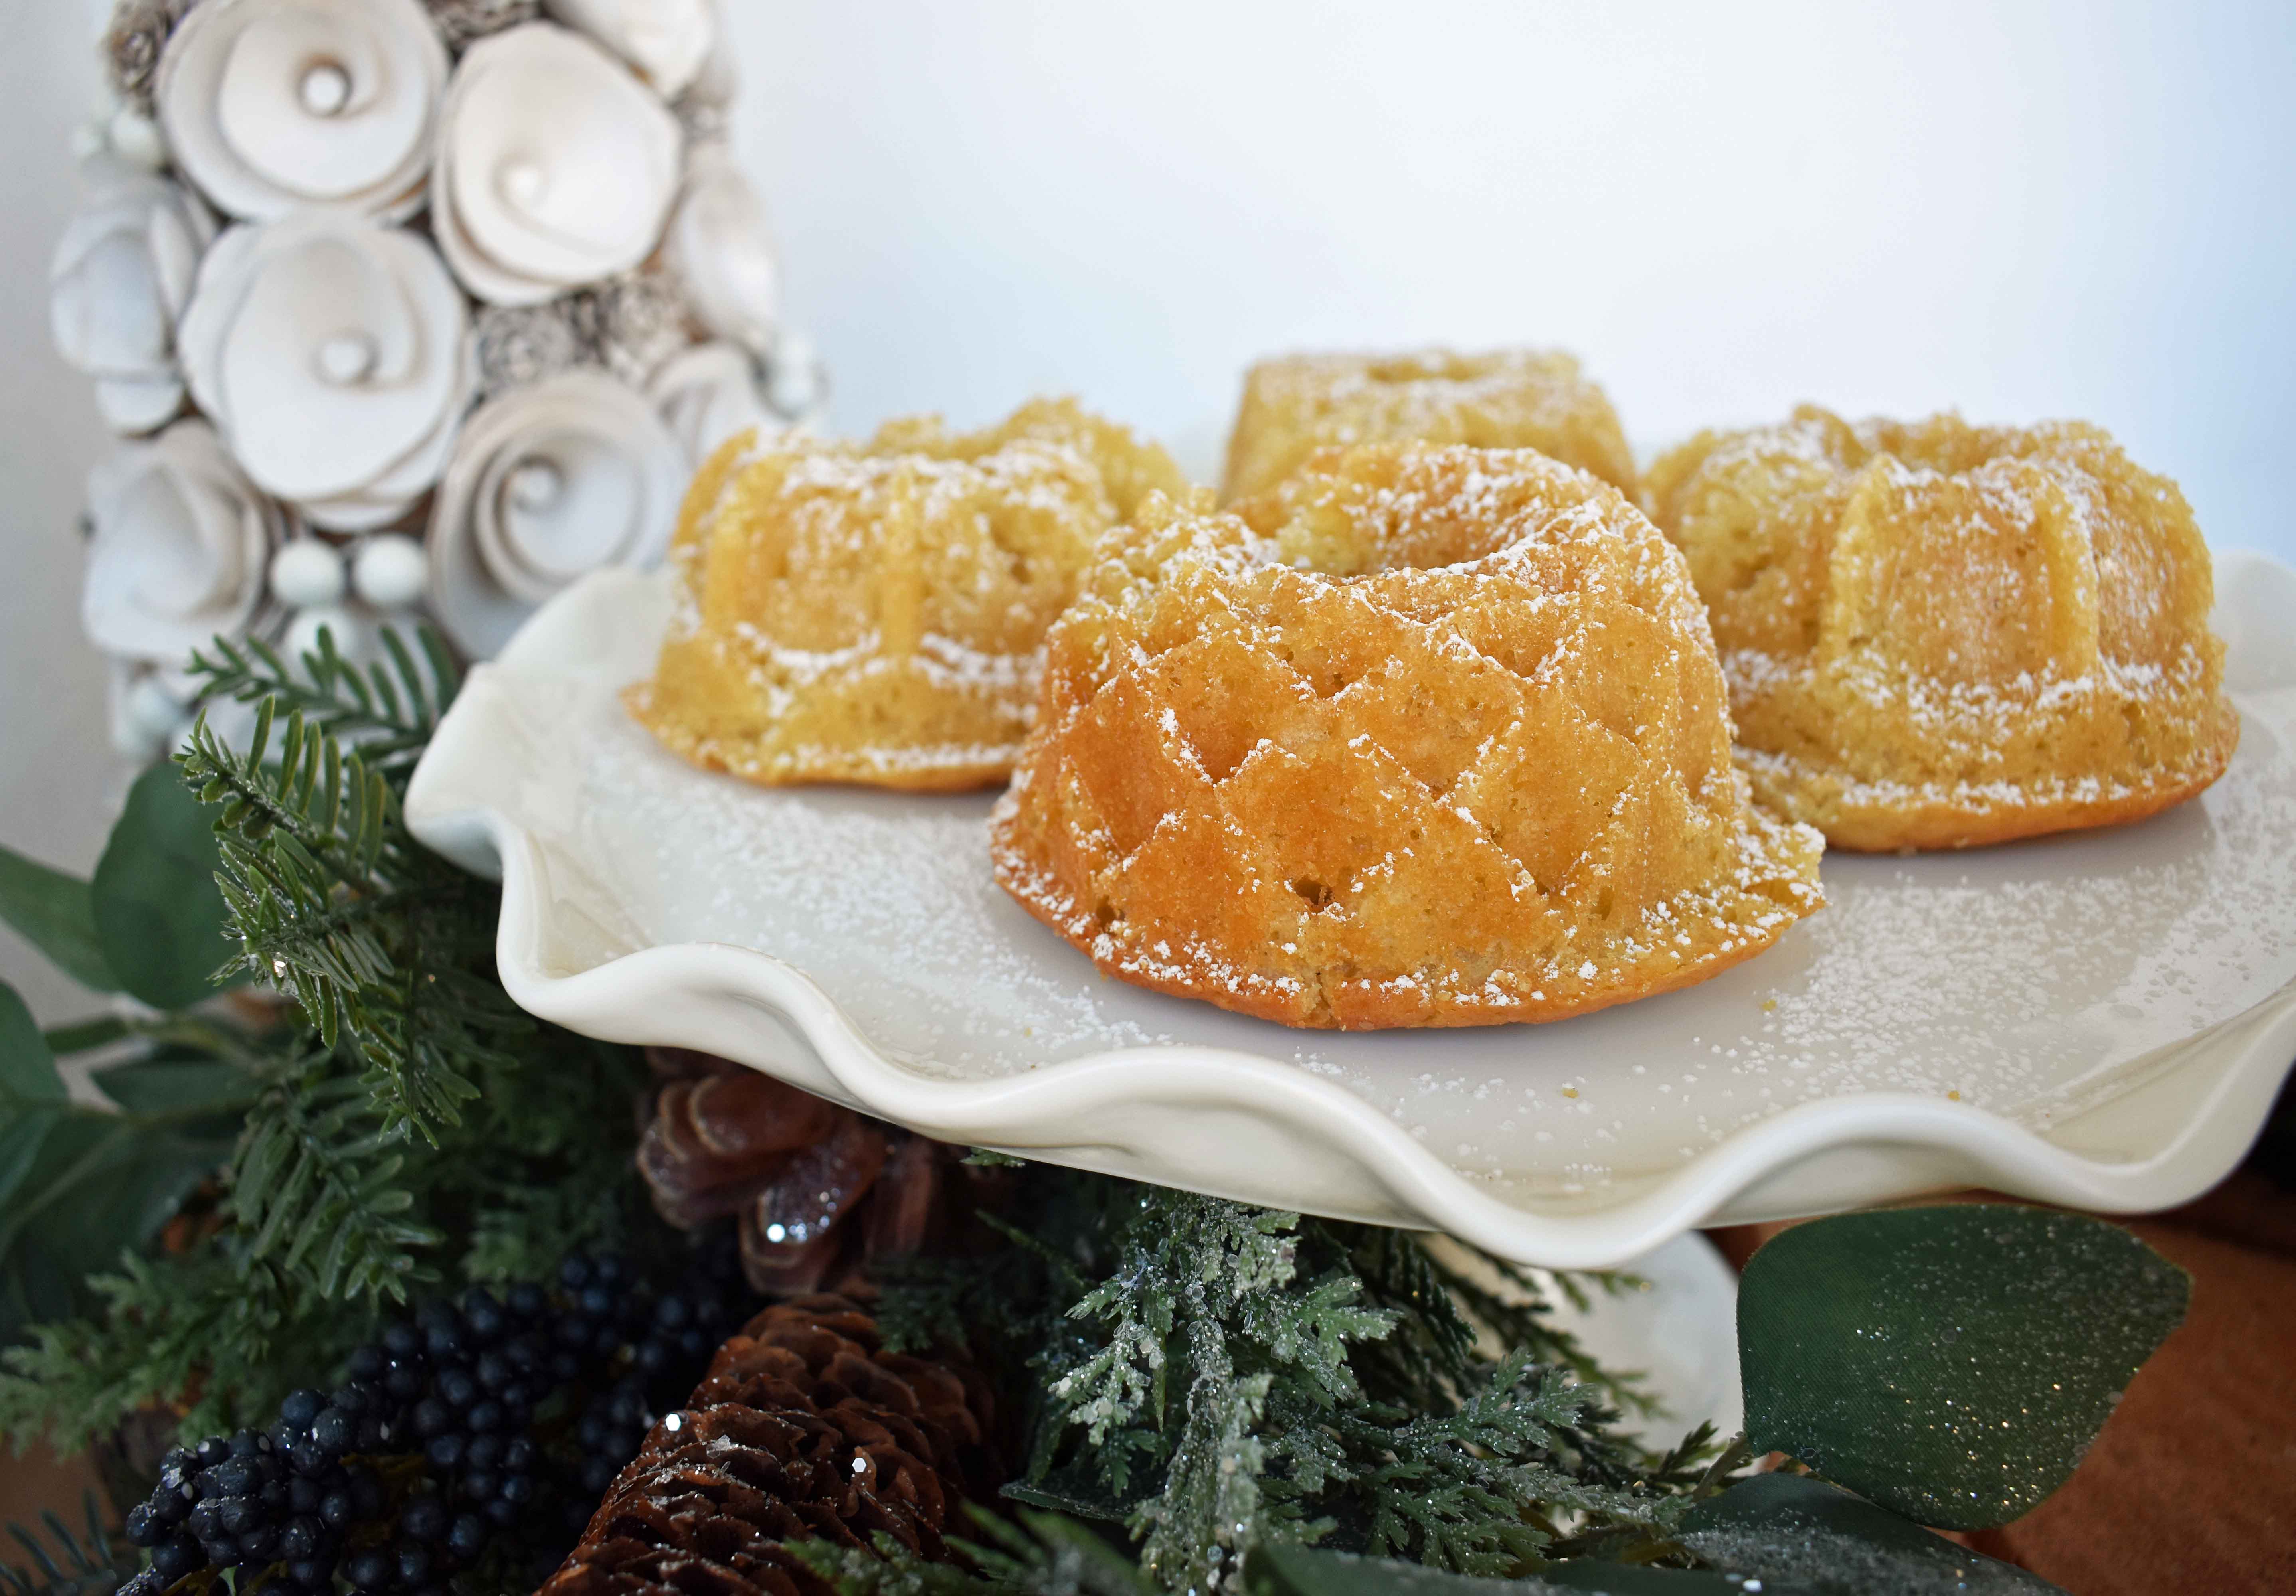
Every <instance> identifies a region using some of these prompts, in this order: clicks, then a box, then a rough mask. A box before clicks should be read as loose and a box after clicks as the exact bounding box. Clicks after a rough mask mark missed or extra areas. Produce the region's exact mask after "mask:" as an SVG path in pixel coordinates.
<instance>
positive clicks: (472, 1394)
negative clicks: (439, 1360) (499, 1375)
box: [439, 1369, 479, 1408]
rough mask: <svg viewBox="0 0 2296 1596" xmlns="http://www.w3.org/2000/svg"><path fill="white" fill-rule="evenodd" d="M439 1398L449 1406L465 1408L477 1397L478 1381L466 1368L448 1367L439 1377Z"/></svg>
mask: <svg viewBox="0 0 2296 1596" xmlns="http://www.w3.org/2000/svg"><path fill="white" fill-rule="evenodd" d="M478 1399H479V1382H478V1381H477V1380H475V1379H472V1378H471V1371H469V1370H467V1369H449V1370H447V1371H446V1372H445V1373H444V1374H442V1375H440V1376H439V1400H440V1401H441V1402H444V1403H445V1404H447V1406H448V1407H450V1408H466V1407H469V1406H470V1405H471V1404H472V1403H474V1402H476V1401H477V1400H478Z"/></svg>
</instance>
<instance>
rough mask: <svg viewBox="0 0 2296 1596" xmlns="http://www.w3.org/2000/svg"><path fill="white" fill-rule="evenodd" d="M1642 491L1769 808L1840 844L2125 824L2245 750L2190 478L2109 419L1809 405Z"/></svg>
mask: <svg viewBox="0 0 2296 1596" xmlns="http://www.w3.org/2000/svg"><path fill="white" fill-rule="evenodd" d="M1650 488H1651V496H1652V505H1653V512H1654V514H1655V515H1656V517H1657V520H1658V521H1659V524H1660V525H1661V526H1662V527H1663V528H1665V529H1666V530H1667V532H1668V533H1669V535H1670V536H1672V537H1673V538H1674V540H1675V542H1676V543H1677V544H1680V545H1681V547H1682V550H1683V552H1685V554H1686V555H1688V557H1689V560H1690V569H1691V574H1692V575H1693V577H1695V578H1696V580H1697V583H1698V591H1699V593H1700V594H1701V595H1702V597H1703V598H1704V599H1705V601H1706V603H1707V605H1708V608H1709V610H1710V613H1711V615H1712V618H1713V624H1714V636H1715V641H1716V642H1717V643H1718V645H1719V647H1720V649H1721V652H1722V665H1723V670H1724V673H1725V674H1726V676H1727V677H1728V679H1729V683H1730V700H1731V711H1732V714H1733V716H1734V717H1735V719H1736V722H1737V726H1738V738H1739V741H1740V743H1741V745H1742V747H1741V749H1740V758H1741V761H1742V762H1743V765H1744V766H1745V768H1746V770H1747V772H1748V773H1749V774H1750V775H1751V777H1752V778H1753V786H1754V795H1755V797H1756V798H1759V799H1760V800H1761V801H1763V802H1764V803H1767V804H1770V805H1772V806H1775V807H1776V808H1778V809H1779V810H1781V811H1783V812H1784V813H1785V814H1790V815H1792V816H1793V817H1794V818H1795V819H1797V820H1802V821H1807V822H1808V823H1810V824H1811V825H1814V826H1816V827H1817V828H1818V829H1819V830H1820V831H1824V832H1825V835H1826V838H1827V839H1828V840H1829V841H1831V842H1833V844H1835V845H1836V846H1838V847H1846V848H1857V849H1868V850H1879V849H1901V848H1942V847H1972V846H1974V845H1977V844H1980V843H1991V842H2003V841H2006V840H2008V839H2012V838H2017V837H2030V836H2035V835H2038V834H2039V833H2042V832H2046V831H2063V830H2067V829H2070V828H2074V827H2081V826H2102V825H2112V824H2114V823H2119V822H2122V821H2129V820H2136V819H2139V818H2141V817H2143V816H2144V815H2147V814H2153V813H2154V812H2156V811H2158V810H2161V809H2165V808H2167V807H2168V806H2170V805H2172V804H2176V803H2178V802H2181V801H2182V800H2183V799H2185V798H2190V797H2192V796H2193V795H2194V793H2196V792H2198V791H2200V790H2202V788H2204V787H2206V786H2207V785H2208V784H2209V783H2210V782H2213V781H2215V780H2216V779H2217V777H2218V775H2220V774H2222V773H2223V772H2224V768H2225V765H2226V762H2227V761H2228V760H2230V758H2231V757H2232V751H2233V747H2234V745H2235V742H2237V741H2238V740H2239V736H2240V717H2239V715H2238V713H2237V712H2236V711H2235V709H2234V708H2233V706H2232V704H2231V702H2230V701H2229V700H2227V699H2226V697H2225V693H2224V686H2223V675H2224V672H2223V664H2224V645H2223V644H2222V643H2221V642H2219V641H2218V639H2217V638H2216V637H2215V635H2214V634H2211V633H2210V630H2209V610H2210V600H2211V592H2210V586H2211V584H2210V569H2209V552H2208V548H2207V545H2206V544H2203V543H2202V541H2201V534H2200V530H2199V528H2197V527H2195V526H2194V523H2193V512H2192V511H2191V509H2190V508H2188V507H2187V506H2186V504H2185V500H2184V495H2181V494H2179V493H2178V492H2177V487H2176V484H2174V483H2173V482H2170V481H2169V480H2168V479H2166V478H2163V477H2156V476H2153V474H2152V473H2150V472H2149V471H2142V470H2139V469H2138V468H2137V467H2136V465H2135V464H2133V463H2132V462H2130V461H2129V459H2128V456H2127V455H2125V454H2122V453H2121V452H2120V448H2119V447H2118V446H2115V445H2114V443H2113V441H2112V438H2109V437H2107V436H2106V435H2105V434H2104V433H2103V431H2101V430H2098V429H2096V428H2095V427H2091V426H2087V425H2084V424H2082V423H2080V422H2051V423H2048V424H2046V425H2043V426H2038V427H2030V428H2011V427H1972V426H1970V425H1968V424H1967V423H1965V422H1962V421H1961V420H1960V419H1959V418H1958V417H1956V416H1951V415H1940V416H1933V417H1931V419H1929V420H1928V421H1925V422H1912V423H1899V422H1882V421H1869V422H1861V423H1859V424H1857V425H1856V426H1852V425H1850V424H1849V422H1844V421H1842V420H1841V418H1840V417H1838V416H1835V415H1833V414H1830V413H1827V412H1825V411H1824V410H1820V409H1817V408H1816V407H1814V406H1809V405H1805V406H1803V407H1802V408H1801V409H1800V410H1797V411H1796V412H1795V413H1794V415H1793V419H1792V421H1790V422H1786V423H1785V424H1784V425H1783V426H1776V427H1762V428H1756V429H1754V430H1749V431H1743V432H1727V433H1715V432H1709V433H1703V434H1702V435H1700V436H1699V437H1698V438H1693V439H1692V440H1691V441H1690V442H1689V443H1687V444H1685V445H1684V446H1682V447H1680V448H1678V449H1676V450H1675V451H1674V452H1673V453H1671V454H1668V455H1666V456H1665V457H1664V458H1663V459H1661V461H1659V462H1658V463H1657V464H1656V465H1655V466H1653V467H1652V471H1651V475H1650Z"/></svg>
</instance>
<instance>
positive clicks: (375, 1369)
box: [344, 1346, 383, 1379]
mask: <svg viewBox="0 0 2296 1596" xmlns="http://www.w3.org/2000/svg"><path fill="white" fill-rule="evenodd" d="M382 1357H383V1353H382V1348H381V1347H380V1346H362V1347H360V1348H359V1349H358V1350H357V1352H355V1353H353V1354H351V1361H350V1362H349V1363H348V1364H346V1365H345V1366H344V1370H345V1372H346V1373H348V1375H349V1376H350V1377H351V1378H352V1379H381V1378H382Z"/></svg>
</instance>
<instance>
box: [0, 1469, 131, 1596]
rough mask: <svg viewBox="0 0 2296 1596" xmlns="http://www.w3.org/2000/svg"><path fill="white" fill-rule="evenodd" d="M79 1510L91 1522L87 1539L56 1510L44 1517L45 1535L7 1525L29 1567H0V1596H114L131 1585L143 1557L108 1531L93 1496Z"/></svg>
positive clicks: (88, 1495)
mask: <svg viewBox="0 0 2296 1596" xmlns="http://www.w3.org/2000/svg"><path fill="white" fill-rule="evenodd" d="M80 1506H81V1510H82V1512H83V1513H84V1514H85V1515H86V1522H87V1530H86V1534H85V1535H80V1534H76V1533H74V1531H73V1529H72V1527H71V1526H70V1525H69V1524H67V1523H65V1522H64V1518H63V1515H62V1514H61V1513H59V1512H57V1511H56V1510H54V1509H53V1508H49V1509H46V1510H44V1511H43V1512H42V1513H41V1514H40V1523H41V1526H43V1527H44V1528H45V1531H46V1534H45V1535H39V1534H37V1533H35V1532H34V1531H33V1530H31V1529H29V1528H27V1527H26V1526H23V1525H21V1524H19V1523H16V1522H15V1521H13V1520H11V1521H10V1522H9V1525H8V1535H9V1537H10V1538H11V1539H12V1540H13V1541H14V1542H15V1543H17V1544H18V1545H19V1546H21V1547H22V1548H23V1549H24V1551H25V1552H26V1554H27V1555H29V1557H30V1559H31V1561H30V1562H29V1563H26V1564H22V1565H11V1564H7V1563H0V1596H111V1592H113V1591H116V1590H118V1589H119V1587H120V1585H122V1584H125V1583H126V1582H127V1579H128V1578H129V1577H130V1576H132V1575H133V1574H134V1573H135V1568H136V1566H137V1565H138V1564H139V1563H140V1562H141V1561H142V1560H143V1559H142V1556H141V1554H140V1553H138V1552H137V1551H136V1550H135V1548H134V1547H133V1546H130V1545H128V1544H127V1543H126V1542H125V1541H122V1540H119V1539H117V1538H116V1537H115V1536H114V1535H113V1532H112V1531H111V1529H110V1528H108V1527H106V1526H105V1524H104V1521H103V1516H102V1513H101V1512H100V1511H99V1510H97V1507H96V1502H95V1493H94V1491H88V1492H86V1493H85V1494H83V1495H82V1497H81V1499H80Z"/></svg>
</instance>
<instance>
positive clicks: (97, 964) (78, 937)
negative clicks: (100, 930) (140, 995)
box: [0, 847, 119, 992]
mask: <svg viewBox="0 0 2296 1596" xmlns="http://www.w3.org/2000/svg"><path fill="white" fill-rule="evenodd" d="M0 921H6V922H7V923H8V924H9V925H10V926H12V927H13V928H14V929H15V930H16V932H17V934H18V935H19V936H21V937H23V938H24V940H25V941H27V942H29V943H30V944H31V945H33V946H34V947H37V948H38V949H39V950H40V952H42V953H43V954H46V955H47V957H48V962H50V963H52V964H53V965H54V966H55V967H56V968H57V969H58V970H62V971H63V972H64V973H65V974H66V975H68V976H70V977H71V978H72V979H73V980H75V981H78V983H79V984H80V985H81V986H86V987H88V988H90V989H91V990H93V991H96V992H117V991H118V990H119V980H118V979H117V978H115V977H114V976H113V975H112V973H111V964H110V963H109V962H107V961H106V960H105V959H104V956H103V944H102V940H101V939H100V938H99V937H97V936H96V932H95V901H94V896H93V895H92V894H91V893H90V892H89V889H88V884H87V883H86V881H83V880H80V879H79V878H78V876H71V875H66V874H65V873H64V872H62V871H61V870H51V869H50V868H49V867H48V866H46V865H45V864H42V863H39V862H38V861H37V860H34V859H27V858H26V857H24V855H21V854H20V853H18V852H16V851H15V849H13V848H9V847H0Z"/></svg>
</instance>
